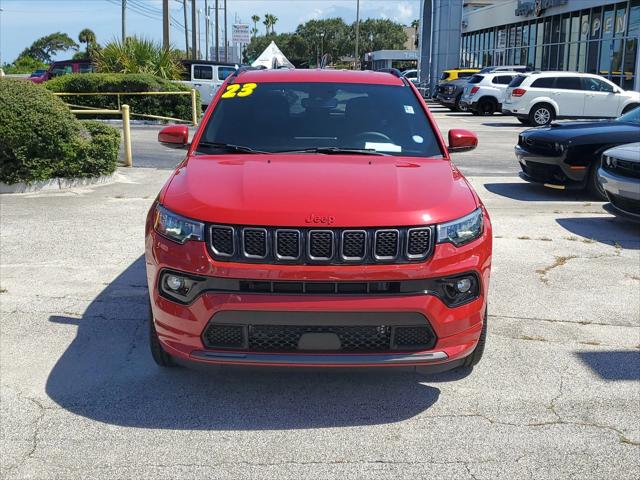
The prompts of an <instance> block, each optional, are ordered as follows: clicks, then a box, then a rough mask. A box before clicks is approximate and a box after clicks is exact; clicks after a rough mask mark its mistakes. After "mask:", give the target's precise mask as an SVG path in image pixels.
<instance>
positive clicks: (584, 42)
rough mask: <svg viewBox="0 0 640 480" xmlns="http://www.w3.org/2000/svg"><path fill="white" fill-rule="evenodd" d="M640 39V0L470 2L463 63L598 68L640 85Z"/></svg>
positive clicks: (621, 80) (465, 13)
mask: <svg viewBox="0 0 640 480" xmlns="http://www.w3.org/2000/svg"><path fill="white" fill-rule="evenodd" d="M427 1H428V0H427ZM445 1H446V0H445ZM467 3H468V4H470V3H473V2H465V4H467ZM639 42H640V0H624V1H620V0H617V1H616V0H502V1H500V0H494V2H493V4H492V5H488V6H482V5H480V6H479V8H469V6H468V5H465V8H464V11H463V13H462V25H461V45H460V62H459V64H460V66H462V67H478V68H479V67H484V66H489V65H529V66H531V67H533V68H534V69H536V70H564V71H577V72H588V73H596V74H599V75H602V76H604V77H607V78H609V79H611V80H612V81H613V82H615V83H616V84H618V85H620V86H621V87H623V88H624V89H627V90H640V55H638V43H639ZM455 66H456V65H450V66H449V67H455Z"/></svg>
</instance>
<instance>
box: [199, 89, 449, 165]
mask: <svg viewBox="0 0 640 480" xmlns="http://www.w3.org/2000/svg"><path fill="white" fill-rule="evenodd" d="M234 89H235V90H234ZM234 92H237V94H236V93H234ZM224 145H231V146H232V147H233V149H234V151H236V152H239V150H238V149H237V147H238V146H241V147H243V148H244V149H247V148H248V149H251V150H255V151H258V152H267V153H274V152H285V151H298V150H312V149H316V148H318V149H328V148H329V149H334V150H335V149H338V150H342V149H349V150H367V151H371V152H381V153H384V154H388V155H398V156H414V157H434V156H441V155H442V151H441V150H440V147H439V145H438V142H437V139H436V135H435V133H434V131H433V128H432V127H431V124H430V122H429V121H428V119H427V116H426V114H425V112H424V110H423V109H422V107H421V105H420V103H419V101H418V98H417V97H416V95H415V94H414V93H413V91H412V90H411V89H410V88H408V87H407V86H393V85H370V84H362V83H345V84H338V83H269V82H267V83H257V84H255V83H245V84H242V83H239V84H232V85H228V86H227V90H226V91H225V93H224V94H223V95H222V97H221V98H220V101H219V102H218V103H217V105H216V107H215V110H214V111H213V114H212V116H211V118H210V119H209V122H208V123H207V125H206V127H205V130H204V133H203V136H202V138H201V141H200V142H199V144H198V146H197V149H196V150H197V151H198V152H202V153H219V152H220V153H229V150H231V149H230V148H227V149H226V151H225V149H224Z"/></svg>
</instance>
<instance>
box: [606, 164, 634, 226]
mask: <svg viewBox="0 0 640 480" xmlns="http://www.w3.org/2000/svg"><path fill="white" fill-rule="evenodd" d="M598 180H600V183H601V184H602V187H603V188H604V191H605V193H606V194H607V198H608V199H609V201H610V202H611V205H612V207H613V210H614V212H615V213H621V214H623V215H624V216H626V217H630V218H632V219H634V220H640V179H637V178H632V177H626V176H622V175H616V174H615V173H613V172H609V171H607V170H605V169H604V168H602V167H600V168H599V169H598Z"/></svg>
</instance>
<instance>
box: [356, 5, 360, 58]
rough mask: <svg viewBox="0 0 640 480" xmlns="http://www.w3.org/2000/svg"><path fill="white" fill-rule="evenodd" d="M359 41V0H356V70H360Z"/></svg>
mask: <svg viewBox="0 0 640 480" xmlns="http://www.w3.org/2000/svg"><path fill="white" fill-rule="evenodd" d="M359 41H360V0H356V55H355V56H356V70H360V58H359V57H358V42H359Z"/></svg>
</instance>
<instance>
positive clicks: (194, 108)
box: [191, 88, 198, 126]
mask: <svg viewBox="0 0 640 480" xmlns="http://www.w3.org/2000/svg"><path fill="white" fill-rule="evenodd" d="M191 111H192V114H193V118H192V121H193V125H194V126H196V125H198V103H197V98H196V90H195V88H192V89H191Z"/></svg>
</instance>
